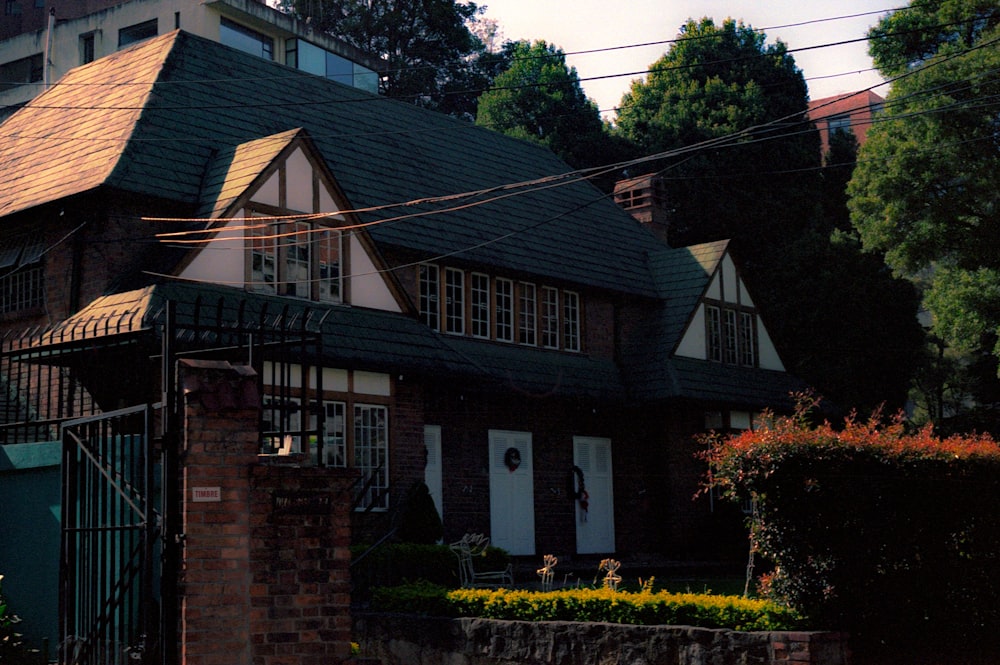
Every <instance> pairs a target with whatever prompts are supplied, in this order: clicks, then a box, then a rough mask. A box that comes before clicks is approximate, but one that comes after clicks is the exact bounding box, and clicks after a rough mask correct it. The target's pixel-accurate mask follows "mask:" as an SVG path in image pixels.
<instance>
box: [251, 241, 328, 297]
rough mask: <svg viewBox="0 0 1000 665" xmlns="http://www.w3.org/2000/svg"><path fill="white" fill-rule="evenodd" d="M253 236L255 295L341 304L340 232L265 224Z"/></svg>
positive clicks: (252, 276)
mask: <svg viewBox="0 0 1000 665" xmlns="http://www.w3.org/2000/svg"><path fill="white" fill-rule="evenodd" d="M249 233H250V238H249V257H248V263H249V266H250V268H249V273H248V275H247V280H248V281H247V286H248V288H249V289H250V290H251V291H257V292H259V293H273V294H280V295H286V296H293V297H296V298H305V299H308V300H320V301H323V302H340V301H341V296H342V292H341V282H342V275H341V268H342V266H341V261H340V248H341V234H340V231H338V230H336V229H329V228H323V227H316V226H314V225H312V224H310V223H308V222H293V223H290V224H273V225H271V224H266V223H265V224H262V225H259V226H257V227H256V228H252V229H250V231H249ZM317 257H318V260H317ZM314 284H315V285H316V287H315V288H313V285H314Z"/></svg>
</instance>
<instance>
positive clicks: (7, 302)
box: [0, 236, 45, 313]
mask: <svg viewBox="0 0 1000 665" xmlns="http://www.w3.org/2000/svg"><path fill="white" fill-rule="evenodd" d="M43 251H44V247H43V245H42V242H41V241H40V240H38V239H35V238H27V237H24V236H22V237H20V238H14V239H13V240H12V241H11V242H9V243H5V245H4V246H3V247H0V313H7V312H18V311H21V310H25V309H31V308H32V307H40V306H42V305H44V304H45V266H44V263H45V262H44V260H43V256H42V253H43Z"/></svg>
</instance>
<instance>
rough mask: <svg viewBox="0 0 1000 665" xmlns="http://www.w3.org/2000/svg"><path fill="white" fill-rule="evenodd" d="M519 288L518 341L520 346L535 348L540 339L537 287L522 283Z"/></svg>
mask: <svg viewBox="0 0 1000 665" xmlns="http://www.w3.org/2000/svg"><path fill="white" fill-rule="evenodd" d="M518 286H519V288H518V307H517V341H518V343H520V344H527V345H529V346H534V345H535V344H536V343H537V339H538V337H537V331H538V314H537V307H538V302H537V298H536V295H535V285H534V284H529V283H527V282H521V283H520V284H519V285H518Z"/></svg>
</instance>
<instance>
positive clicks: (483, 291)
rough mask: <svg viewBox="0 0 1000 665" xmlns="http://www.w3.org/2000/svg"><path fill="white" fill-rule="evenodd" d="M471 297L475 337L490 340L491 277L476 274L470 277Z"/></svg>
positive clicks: (473, 333)
mask: <svg viewBox="0 0 1000 665" xmlns="http://www.w3.org/2000/svg"><path fill="white" fill-rule="evenodd" d="M469 297H470V300H471V301H472V303H471V304H472V308H471V319H472V335H473V337H482V338H486V339H489V336H490V277H489V275H484V274H483V273H479V272H474V273H472V275H471V277H470V285H469Z"/></svg>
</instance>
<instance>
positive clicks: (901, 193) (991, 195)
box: [849, 0, 1000, 356]
mask: <svg viewBox="0 0 1000 665" xmlns="http://www.w3.org/2000/svg"><path fill="white" fill-rule="evenodd" d="M904 28H905V29H906V30H908V31H909V32H906V33H905V34H904V35H902V36H892V33H894V32H900V31H902V30H903V29H904ZM871 36H872V38H873V42H872V46H871V52H872V55H873V57H874V58H875V63H876V65H877V66H878V67H879V69H880V71H882V73H883V74H885V75H887V76H891V75H898V74H901V73H905V74H906V75H905V76H903V77H902V78H899V79H898V80H896V81H895V82H894V83H893V87H892V91H891V92H890V93H889V95H888V97H887V99H886V108H885V111H884V113H883V115H882V116H881V117H880V119H879V122H878V123H876V124H875V125H874V126H873V127H872V129H871V131H870V132H869V133H868V142H867V143H866V145H865V147H864V149H863V151H862V160H861V163H860V164H859V166H858V168H857V170H856V172H855V175H854V177H853V179H852V180H851V183H850V187H849V194H850V197H851V198H850V208H851V219H852V222H853V224H854V225H855V227H856V228H857V230H858V232H859V234H860V237H861V240H862V242H863V243H864V247H865V248H866V249H867V250H870V251H872V252H875V253H877V254H880V255H884V257H885V260H886V262H887V263H888V265H889V266H891V267H892V268H893V269H894V270H896V271H897V272H898V273H900V274H903V275H906V276H909V277H911V278H914V279H915V280H919V281H920V282H922V283H923V284H925V285H926V295H925V298H924V303H925V305H926V307H927V309H928V310H929V311H930V312H931V314H932V315H933V332H934V333H935V334H936V335H937V336H938V337H939V338H940V339H942V340H944V341H945V342H946V343H948V344H949V345H952V346H954V347H956V348H958V349H963V350H968V351H975V350H977V349H978V348H980V347H981V345H982V344H984V343H986V344H990V345H992V346H993V352H994V354H996V355H997V356H1000V344H998V343H997V340H998V339H1000V337H998V333H1000V305H998V303H1000V253H998V252H997V251H996V247H997V246H998V244H1000V187H998V180H997V174H998V173H1000V132H998V129H997V128H998V126H1000V102H998V101H997V100H998V99H1000V7H998V6H997V5H996V3H995V2H978V1H975V0H950V1H947V2H937V3H918V2H913V3H912V5H911V6H910V7H908V8H904V9H902V10H899V11H897V12H894V13H893V14H892V15H890V16H888V17H887V18H885V19H884V20H883V21H882V22H881V23H880V24H879V25H878V26H876V27H875V28H874V29H873V30H872V31H871Z"/></svg>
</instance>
